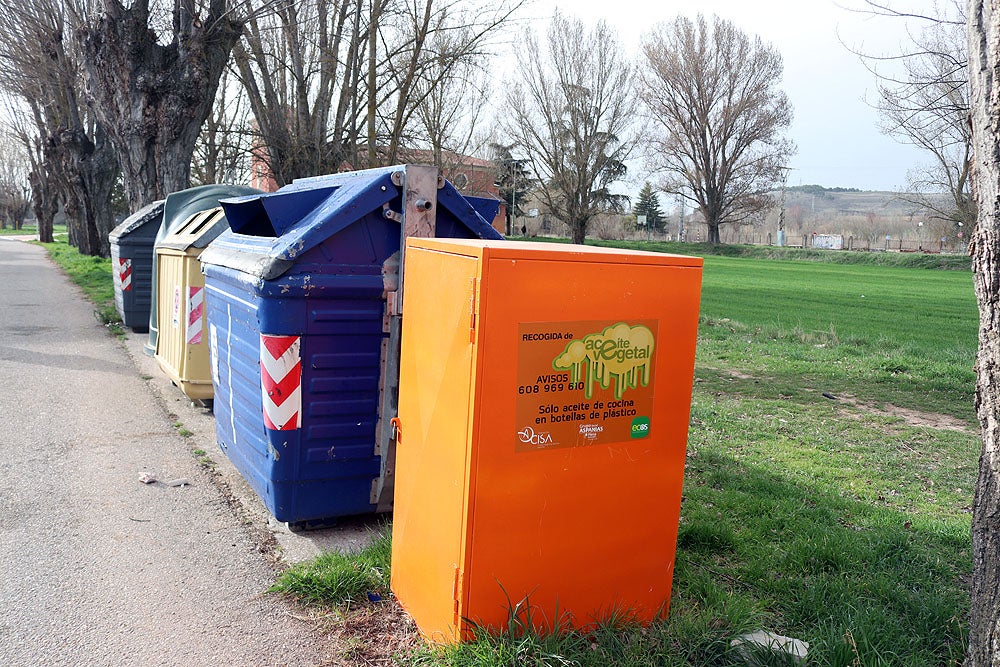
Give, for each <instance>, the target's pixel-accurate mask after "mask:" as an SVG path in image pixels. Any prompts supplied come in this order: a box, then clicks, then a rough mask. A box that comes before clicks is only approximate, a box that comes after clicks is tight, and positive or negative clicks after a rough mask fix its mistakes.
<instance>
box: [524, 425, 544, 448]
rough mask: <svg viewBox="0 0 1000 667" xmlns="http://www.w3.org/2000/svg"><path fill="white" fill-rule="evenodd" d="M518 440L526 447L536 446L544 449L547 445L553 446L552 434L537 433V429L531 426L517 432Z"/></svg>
mask: <svg viewBox="0 0 1000 667" xmlns="http://www.w3.org/2000/svg"><path fill="white" fill-rule="evenodd" d="M517 438H518V440H520V441H521V442H523V443H524V444H526V445H535V446H536V447H544V446H545V445H551V444H553V442H552V434H551V433H549V432H548V431H545V432H544V433H535V429H533V428H531V427H530V426H526V427H525V428H524V430H522V431H518V432H517Z"/></svg>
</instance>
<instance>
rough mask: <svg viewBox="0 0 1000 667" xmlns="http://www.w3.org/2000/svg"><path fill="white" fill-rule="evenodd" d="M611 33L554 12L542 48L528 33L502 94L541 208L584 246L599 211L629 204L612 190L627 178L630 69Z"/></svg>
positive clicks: (508, 126)
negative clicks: (514, 74) (514, 77)
mask: <svg viewBox="0 0 1000 667" xmlns="http://www.w3.org/2000/svg"><path fill="white" fill-rule="evenodd" d="M623 52H624V48H623V46H622V44H621V42H620V41H619V40H618V37H617V35H616V34H615V33H614V31H612V30H611V28H609V27H608V25H607V24H606V23H604V22H603V21H601V22H599V23H598V24H597V25H596V26H594V27H593V28H591V29H589V30H588V29H587V27H586V26H584V24H583V22H582V21H580V20H579V19H574V18H569V17H566V16H563V15H562V14H560V13H558V12H556V13H555V14H554V15H553V17H552V22H551V24H550V25H549V31H548V34H547V39H546V44H545V48H544V50H543V48H542V47H541V46H540V45H539V41H538V39H537V37H536V36H535V35H534V34H533V33H529V34H528V35H527V37H526V39H525V43H524V47H523V48H522V49H521V50H520V52H519V56H518V70H517V74H518V76H519V80H517V81H513V82H511V83H510V84H509V85H508V89H507V106H508V113H507V116H506V118H504V119H503V120H502V126H503V128H504V130H505V132H506V133H507V134H508V135H509V136H510V138H511V139H512V140H513V141H514V142H515V143H516V145H517V146H518V148H519V149H520V151H521V152H522V153H523V155H524V156H525V158H526V159H527V160H528V162H529V163H530V165H531V168H532V171H534V173H535V175H536V176H537V180H538V189H537V193H538V195H539V197H540V199H541V201H542V202H543V203H544V204H545V206H546V207H548V209H549V210H550V211H551V212H552V213H553V214H554V215H556V216H557V217H559V218H560V219H562V220H563V222H565V223H566V224H567V225H569V227H570V229H571V230H572V237H573V242H574V243H583V242H584V241H585V240H586V237H587V225H588V224H589V223H590V221H591V220H592V219H593V218H594V216H596V215H597V214H598V213H601V212H605V211H609V210H610V211H614V212H619V211H620V210H621V209H622V208H623V204H624V202H625V201H627V198H625V197H624V196H622V195H618V194H615V193H614V192H612V190H611V186H612V185H613V184H614V183H615V182H616V181H618V180H620V179H621V178H622V177H624V175H625V173H626V168H625V161H626V159H627V158H628V156H629V154H630V152H631V151H632V149H633V148H634V146H635V138H634V136H633V135H632V134H631V130H632V128H631V123H632V116H633V113H634V108H635V104H634V101H633V99H634V98H633V94H632V68H631V66H630V64H629V63H628V62H627V61H626V60H625V58H624V56H623V55H622V54H623Z"/></svg>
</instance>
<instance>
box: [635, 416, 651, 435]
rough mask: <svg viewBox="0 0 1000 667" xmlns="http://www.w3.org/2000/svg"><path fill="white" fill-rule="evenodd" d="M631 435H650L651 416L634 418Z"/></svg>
mask: <svg viewBox="0 0 1000 667" xmlns="http://www.w3.org/2000/svg"><path fill="white" fill-rule="evenodd" d="M631 435H632V437H633V438H645V437H646V436H647V435H649V417H636V418H635V419H633V420H632V430H631Z"/></svg>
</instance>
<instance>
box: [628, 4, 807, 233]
mask: <svg viewBox="0 0 1000 667" xmlns="http://www.w3.org/2000/svg"><path fill="white" fill-rule="evenodd" d="M642 48H643V54H644V56H645V58H644V67H643V68H642V95H641V97H642V100H643V102H644V103H645V107H646V109H647V111H648V115H649V119H650V122H651V124H652V125H653V126H654V127H655V128H656V131H655V133H654V136H653V139H652V140H651V142H650V150H651V154H650V164H651V165H652V166H654V167H655V168H656V169H658V170H660V171H661V172H662V173H664V174H665V181H664V183H663V184H662V189H663V190H664V191H665V192H669V193H673V194H676V195H678V196H682V197H684V198H685V199H687V200H688V201H690V202H691V203H692V205H693V206H695V207H696V208H697V209H698V210H699V211H700V213H701V215H702V216H703V217H704V220H705V224H706V225H707V226H708V240H709V242H711V243H719V242H720V241H721V237H720V234H719V228H720V227H721V226H722V225H726V224H746V223H747V222H748V221H753V220H755V219H756V218H758V216H760V215H761V214H762V213H763V212H764V211H765V210H766V209H768V208H770V207H771V206H772V205H773V202H772V201H771V197H770V196H769V195H768V193H769V192H770V191H772V190H773V189H774V187H775V185H776V184H778V183H780V182H781V177H782V168H783V167H784V166H785V164H786V162H787V161H788V158H789V157H790V156H791V155H792V153H793V151H794V146H793V144H792V142H791V141H790V140H788V139H786V138H785V137H784V136H783V132H784V131H785V129H786V128H787V127H788V126H789V125H790V124H791V122H792V107H791V104H790V103H789V101H788V98H787V97H786V96H785V94H784V92H782V91H781V90H780V89H779V87H778V86H779V83H780V81H781V73H782V69H783V64H782V59H781V54H780V53H779V52H778V50H777V49H776V48H774V47H773V46H771V45H769V44H765V43H764V42H763V41H761V39H760V38H759V37H750V36H748V35H747V34H746V33H744V32H742V31H741V30H739V29H738V28H737V27H736V26H735V25H733V24H732V23H730V22H729V21H726V20H724V19H720V18H719V17H712V20H711V23H709V22H708V21H706V19H705V17H704V16H702V15H700V14H699V15H698V16H697V18H695V19H694V20H692V19H689V18H687V17H684V16H678V17H677V18H676V19H674V20H673V22H671V23H667V24H660V25H658V26H656V27H655V28H654V29H653V30H652V31H651V32H650V33H648V34H647V35H646V36H645V38H644V39H643V46H642Z"/></svg>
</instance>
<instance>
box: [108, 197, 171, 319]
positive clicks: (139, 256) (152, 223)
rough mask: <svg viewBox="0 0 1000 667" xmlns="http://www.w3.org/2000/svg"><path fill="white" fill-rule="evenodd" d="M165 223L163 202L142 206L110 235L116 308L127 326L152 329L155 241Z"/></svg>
mask: <svg viewBox="0 0 1000 667" xmlns="http://www.w3.org/2000/svg"><path fill="white" fill-rule="evenodd" d="M162 221H163V200H162V199H161V200H160V201H156V202H153V203H152V204H148V205H146V206H143V207H142V208H140V209H139V210H138V211H136V212H135V213H133V214H132V215H130V216H129V217H127V218H125V219H124V220H123V221H122V223H121V224H120V225H118V226H117V227H115V228H114V229H112V230H111V233H110V234H108V241H109V242H110V244H111V273H112V278H113V279H114V280H113V282H114V285H115V308H117V309H118V315H120V316H121V318H122V322H124V323H125V326H127V327H129V328H131V329H132V331H135V332H137V333H146V331H148V330H149V307H150V303H151V299H152V292H153V289H152V281H153V242H154V241H155V240H156V233H157V232H158V231H159V230H160V223H161V222H162Z"/></svg>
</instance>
